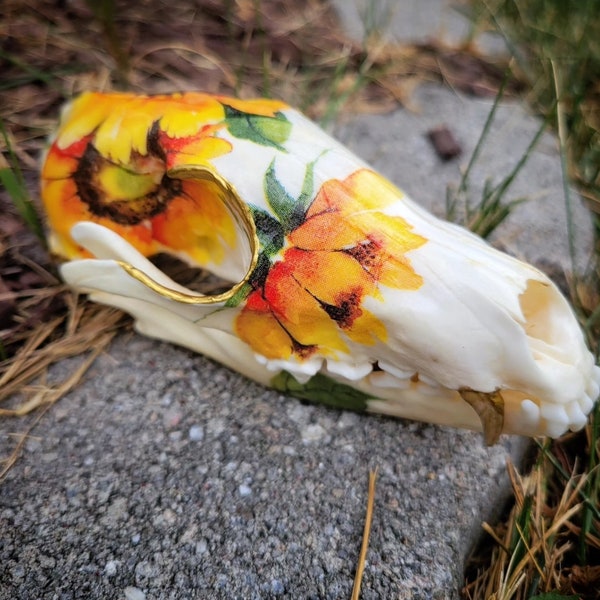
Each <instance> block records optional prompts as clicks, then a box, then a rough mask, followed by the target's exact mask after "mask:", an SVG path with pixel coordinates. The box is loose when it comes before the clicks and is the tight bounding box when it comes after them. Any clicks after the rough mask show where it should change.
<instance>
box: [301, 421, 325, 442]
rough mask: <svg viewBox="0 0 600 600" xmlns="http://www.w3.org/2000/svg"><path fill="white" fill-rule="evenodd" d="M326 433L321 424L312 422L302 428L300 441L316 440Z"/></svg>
mask: <svg viewBox="0 0 600 600" xmlns="http://www.w3.org/2000/svg"><path fill="white" fill-rule="evenodd" d="M326 435H327V432H326V431H325V429H323V427H321V425H318V424H313V425H308V426H307V427H305V428H304V429H303V430H302V441H303V442H304V443H305V444H310V443H313V442H318V441H320V440H321V439H323V438H324V437H325V436H326Z"/></svg>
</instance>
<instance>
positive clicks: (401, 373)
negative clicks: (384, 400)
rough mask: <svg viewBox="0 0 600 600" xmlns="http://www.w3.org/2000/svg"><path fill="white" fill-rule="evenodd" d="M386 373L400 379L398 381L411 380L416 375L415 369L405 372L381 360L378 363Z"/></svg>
mask: <svg viewBox="0 0 600 600" xmlns="http://www.w3.org/2000/svg"><path fill="white" fill-rule="evenodd" d="M377 364H378V365H379V366H380V367H381V368H382V369H383V370H384V371H387V372H388V373H391V374H392V375H393V376H394V377H398V379H410V378H411V377H412V376H413V375H414V374H415V371H414V369H411V370H406V371H403V370H402V369H399V368H398V367H395V366H394V365H392V364H390V363H388V362H386V361H385V360H380V361H378V363H377Z"/></svg>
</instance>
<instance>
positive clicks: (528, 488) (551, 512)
mask: <svg viewBox="0 0 600 600" xmlns="http://www.w3.org/2000/svg"><path fill="white" fill-rule="evenodd" d="M552 468H553V467H552V465H551V464H550V461H549V460H541V461H540V462H539V463H538V464H537V465H536V466H535V467H534V468H533V470H532V471H531V473H530V474H529V475H527V476H526V477H521V476H520V475H519V473H518V472H517V471H516V469H515V468H514V466H513V465H512V464H510V463H509V464H508V467H507V470H508V474H509V479H510V481H511V485H512V487H513V493H514V505H513V507H512V510H511V512H510V515H509V517H508V519H507V521H506V523H505V524H501V525H500V526H499V527H498V528H497V529H496V530H494V529H492V528H491V527H490V526H489V525H488V524H484V529H485V531H486V532H487V533H488V534H489V535H490V536H491V537H492V538H493V539H494V541H495V542H496V547H495V548H494V550H493V552H492V556H491V560H490V561H489V562H488V563H487V564H488V565H489V566H487V567H485V568H484V569H482V570H480V571H479V572H478V574H477V576H476V577H475V578H474V579H473V580H472V581H471V582H470V583H468V584H467V585H466V586H465V588H464V589H463V595H464V596H465V597H466V598H469V599H473V600H474V599H483V598H485V599H486V600H487V599H489V598H493V599H494V600H526V599H527V598H529V597H532V596H533V595H535V594H536V593H549V592H552V591H556V590H561V591H563V590H562V588H561V586H562V587H564V586H563V584H562V583H561V582H564V577H563V576H562V572H563V569H564V566H565V561H567V557H568V555H569V553H571V552H572V550H573V548H574V543H573V542H572V541H571V538H570V534H571V533H572V532H573V531H577V526H576V525H575V523H576V519H577V518H578V516H579V514H580V513H581V509H582V507H583V505H584V502H583V501H582V497H583V490H584V488H585V485H586V483H587V480H588V478H589V474H587V475H581V476H576V475H573V476H572V477H571V479H570V480H569V481H568V482H567V483H566V485H565V486H564V488H563V490H562V494H561V495H560V497H559V498H555V497H554V496H553V493H552V486H551V485H550V481H551V479H550V477H551V474H552ZM564 591H565V592H569V591H572V590H568V589H566V588H565V590H564ZM582 598H583V596H582Z"/></svg>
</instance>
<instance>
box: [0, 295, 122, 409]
mask: <svg viewBox="0 0 600 600" xmlns="http://www.w3.org/2000/svg"><path fill="white" fill-rule="evenodd" d="M70 304H71V308H70V313H69V315H62V316H59V317H56V318H55V319H53V320H52V321H50V322H49V323H42V324H40V325H39V326H38V328H37V329H36V330H35V331H34V332H32V333H31V335H30V336H29V338H28V339H27V341H26V343H25V344H24V345H23V346H22V347H21V348H20V349H19V350H18V351H17V353H16V354H15V356H13V357H12V358H11V359H9V360H7V361H5V362H4V363H2V364H0V402H4V401H6V400H7V399H8V398H10V397H11V396H13V395H14V394H16V393H17V392H19V391H20V390H22V388H23V386H25V385H26V384H27V383H29V382H30V381H31V380H32V379H34V378H36V377H39V376H40V375H41V374H42V373H44V372H45V371H46V370H47V368H48V367H49V366H50V365H51V364H53V363H55V362H56V361H58V360H61V359H63V358H68V357H71V356H78V355H80V354H83V353H85V352H87V351H89V350H90V349H91V348H95V347H96V345H97V343H98V341H99V340H100V339H104V338H105V336H106V335H107V334H109V333H110V334H111V335H112V333H113V332H114V331H116V329H117V327H118V325H119V323H120V322H121V321H122V318H123V315H122V313H121V312H119V311H117V310H115V309H111V308H106V307H101V306H95V305H88V304H86V305H78V304H77V302H76V299H75V297H73V296H71V297H70ZM61 327H64V333H63V334H62V336H60V332H59V329H60V328H61ZM57 336H60V337H57ZM51 337H54V338H55V339H53V340H52V341H50V342H49V343H45V342H47V341H48V339H49V338H51ZM15 410H17V411H18V410H19V409H15ZM8 412H11V411H7V410H3V413H0V414H8ZM12 412H13V413H14V411H12Z"/></svg>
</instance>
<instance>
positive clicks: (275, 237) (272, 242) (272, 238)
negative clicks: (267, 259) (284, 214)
mask: <svg viewBox="0 0 600 600" xmlns="http://www.w3.org/2000/svg"><path fill="white" fill-rule="evenodd" d="M250 210H251V211H252V218H253V219H254V224H255V225H256V234H257V236H258V240H259V242H260V246H261V252H264V253H265V254H267V255H268V256H273V255H275V254H277V253H278V252H279V251H280V250H281V249H282V248H283V242H284V235H285V232H284V230H283V226H282V224H281V223H280V222H279V221H278V220H277V219H275V218H274V217H273V216H272V215H270V214H269V213H268V212H267V211H265V210H263V209H262V208H258V207H256V206H250Z"/></svg>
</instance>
